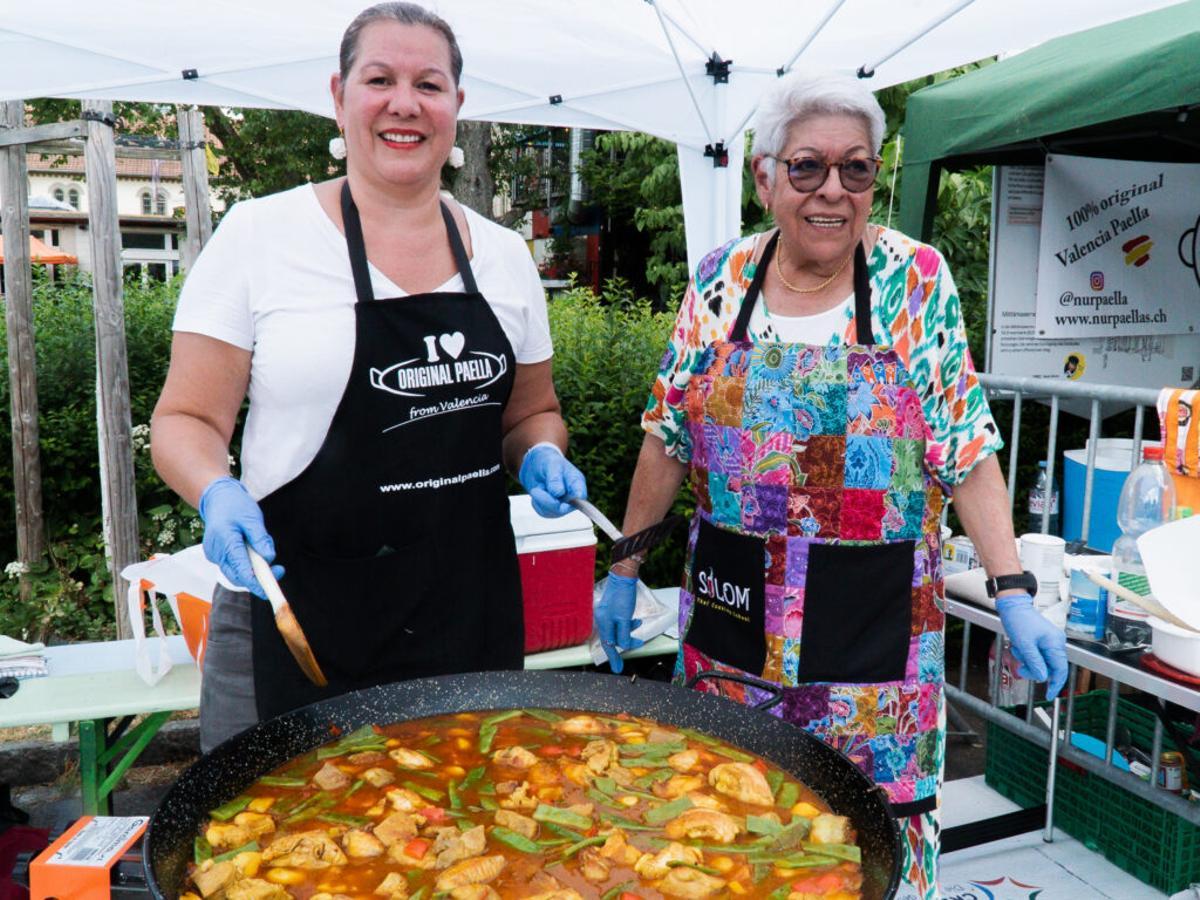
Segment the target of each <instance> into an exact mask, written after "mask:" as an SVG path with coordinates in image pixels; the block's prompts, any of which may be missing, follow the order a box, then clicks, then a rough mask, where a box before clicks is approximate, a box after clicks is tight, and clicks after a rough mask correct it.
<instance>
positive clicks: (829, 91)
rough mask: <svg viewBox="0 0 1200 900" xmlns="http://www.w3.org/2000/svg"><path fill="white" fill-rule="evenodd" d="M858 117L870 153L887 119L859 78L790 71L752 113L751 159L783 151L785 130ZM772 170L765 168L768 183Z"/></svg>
mask: <svg viewBox="0 0 1200 900" xmlns="http://www.w3.org/2000/svg"><path fill="white" fill-rule="evenodd" d="M830 114H833V115H839V114H840V115H847V116H858V117H859V118H860V119H862V121H863V124H864V125H866V126H867V133H868V135H869V137H870V141H871V149H872V152H874V153H876V154H878V153H879V148H880V147H881V146H883V132H884V128H885V127H886V126H887V118H886V117H885V116H884V114H883V108H882V107H881V106H880V105H879V101H878V100H876V99H875V95H874V94H873V93H872V92H871V90H870V89H869V88H868V87H867V86H866V84H865V83H864V82H863V81H862V79H859V78H856V77H854V76H853V75H846V74H842V73H840V72H820V73H817V72H805V71H800V70H796V71H792V72H789V73H788V74H787V75H785V76H784V77H782V78H780V79H779V80H778V81H776V82H775V83H774V84H773V85H771V87H769V88H768V89H767V91H766V92H765V93H764V94H763V96H762V99H761V100H759V103H758V110H757V111H756V112H755V114H754V122H753V125H752V127H753V129H754V144H753V146H752V147H751V150H750V153H751V155H752V156H762V155H766V156H777V155H779V154H780V153H782V152H783V150H784V144H785V143H786V142H787V136H788V129H789V128H791V126H792V125H794V124H795V123H796V122H799V121H801V120H802V119H805V118H807V117H808V116H816V115H830ZM774 173H775V167H774V166H768V167H767V169H766V175H767V180H768V183H770V182H772V181H773V180H774Z"/></svg>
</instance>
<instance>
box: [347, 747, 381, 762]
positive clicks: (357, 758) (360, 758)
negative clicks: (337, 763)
mask: <svg viewBox="0 0 1200 900" xmlns="http://www.w3.org/2000/svg"><path fill="white" fill-rule="evenodd" d="M386 759H387V754H386V753H383V752H382V751H380V750H361V751H359V752H358V753H351V754H350V755H349V756H347V757H346V762H348V763H350V765H352V766H377V765H379V764H380V763H381V762H383V761H384V760H386Z"/></svg>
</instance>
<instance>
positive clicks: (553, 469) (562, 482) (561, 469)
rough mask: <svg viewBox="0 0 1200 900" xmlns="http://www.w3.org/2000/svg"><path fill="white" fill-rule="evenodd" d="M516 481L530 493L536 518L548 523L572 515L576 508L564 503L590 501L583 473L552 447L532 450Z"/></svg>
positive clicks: (546, 445)
mask: <svg viewBox="0 0 1200 900" xmlns="http://www.w3.org/2000/svg"><path fill="white" fill-rule="evenodd" d="M517 480H518V481H520V482H521V487H523V488H525V490H526V491H527V492H528V493H529V496H530V498H531V499H532V500H533V508H534V509H535V510H537V514H538V515H539V516H543V517H544V518H547V519H554V518H557V517H558V516H565V515H566V514H567V513H569V512H571V510H573V509H574V508H575V507H573V506H571V504H570V503H567V502H565V501H566V500H567V499H568V498H571V499H578V500H586V499H587V482H586V481H584V478H583V473H582V472H580V471H579V470H578V469H577V468H575V467H574V466H573V465H571V463H570V462H568V461H567V458H566V457H565V456H563V455H562V451H561V450H559V449H558V448H557V447H555V446H554V445H553V444H535V445H534V446H533V447H530V448H529V450H528V452H527V453H526V454H525V458H524V459H523V460H521V471H520V472H519V473H518V474H517Z"/></svg>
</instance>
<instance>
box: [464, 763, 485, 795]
mask: <svg viewBox="0 0 1200 900" xmlns="http://www.w3.org/2000/svg"><path fill="white" fill-rule="evenodd" d="M486 774H487V767H486V766H477V767H476V768H474V769H472V770H471V771H470V772H468V773H467V777H466V778H464V779H463V781H462V784H461V785H459V788H460V789H462V790H466V789H467V788H469V787H470V786H471V785H473V784H474V783H475V782H477V781H478V780H479V779H480V778H482V777H483V776H484V775H486Z"/></svg>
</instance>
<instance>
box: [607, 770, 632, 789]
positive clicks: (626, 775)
mask: <svg viewBox="0 0 1200 900" xmlns="http://www.w3.org/2000/svg"><path fill="white" fill-rule="evenodd" d="M604 774H605V775H606V776H608V777H609V778H611V779H612V780H613V781H615V782H616V783H617V784H619V785H620V786H621V787H623V788H627V787H633V783H634V782H635V781H636V780H637V776H636V775H634V774H633V772H631V771H630V770H629V769H627V768H625V767H624V766H609V769H608V771H607V772H605V773H604Z"/></svg>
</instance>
